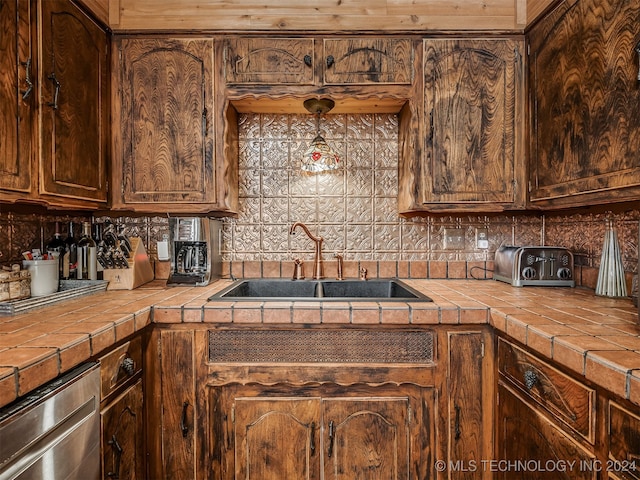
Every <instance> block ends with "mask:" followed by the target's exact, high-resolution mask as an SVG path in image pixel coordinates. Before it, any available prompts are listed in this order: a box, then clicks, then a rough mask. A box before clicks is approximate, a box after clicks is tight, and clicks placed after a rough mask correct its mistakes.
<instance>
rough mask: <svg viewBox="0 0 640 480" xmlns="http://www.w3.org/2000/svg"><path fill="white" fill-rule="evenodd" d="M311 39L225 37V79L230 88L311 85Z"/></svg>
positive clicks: (313, 80) (312, 59) (312, 68)
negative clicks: (261, 85)
mask: <svg viewBox="0 0 640 480" xmlns="http://www.w3.org/2000/svg"><path fill="white" fill-rule="evenodd" d="M314 50H315V41H314V39H313V38H263V37H257V38H253V37H245V38H228V39H226V40H225V41H224V61H225V69H224V79H225V82H226V83H227V84H229V85H251V84H258V85H259V84H266V85H274V84H278V85H288V84H291V85H313V84H314V83H315V69H314V62H315V58H314V57H315V54H314Z"/></svg>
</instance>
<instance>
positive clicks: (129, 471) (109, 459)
mask: <svg viewBox="0 0 640 480" xmlns="http://www.w3.org/2000/svg"><path fill="white" fill-rule="evenodd" d="M101 417H102V451H103V463H102V478H104V479H110V478H118V479H120V480H136V479H137V480H142V479H143V478H144V452H143V436H144V429H143V412H142V380H138V382H137V383H136V384H135V385H133V386H131V387H130V388H129V389H127V390H126V391H125V392H124V393H123V394H122V395H121V396H120V397H118V398H117V399H116V400H114V401H113V402H112V403H111V404H110V405H109V406H108V407H106V408H105V409H104V410H103V411H102V412H101Z"/></svg>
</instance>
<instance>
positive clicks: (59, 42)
mask: <svg viewBox="0 0 640 480" xmlns="http://www.w3.org/2000/svg"><path fill="white" fill-rule="evenodd" d="M0 24H1V28H2V31H3V34H2V39H1V40H0V43H2V52H3V55H2V59H1V60H0V62H2V74H1V75H2V78H3V80H2V81H1V82H0V100H1V104H2V112H1V114H0V134H1V135H2V149H0V150H1V151H0V200H3V201H9V202H15V201H23V200H28V201H30V202H37V203H42V204H44V205H48V206H55V207H68V208H74V209H95V208H100V207H104V206H105V205H106V202H107V183H108V182H107V177H106V175H107V148H108V132H109V125H108V118H109V116H108V115H109V105H108V65H109V63H108V42H107V36H106V33H105V32H104V30H102V29H101V27H99V26H98V25H97V24H96V23H94V22H93V20H92V19H90V18H89V17H87V16H86V15H85V14H84V13H83V12H82V11H81V10H80V9H79V8H78V7H76V6H75V5H74V4H73V3H71V2H68V1H63V0H48V1H46V2H34V1H29V0H11V1H3V2H2V3H1V4H0Z"/></svg>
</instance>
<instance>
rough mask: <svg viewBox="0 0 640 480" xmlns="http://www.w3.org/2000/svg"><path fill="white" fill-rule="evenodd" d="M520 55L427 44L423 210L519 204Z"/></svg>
mask: <svg viewBox="0 0 640 480" xmlns="http://www.w3.org/2000/svg"><path fill="white" fill-rule="evenodd" d="M518 52H519V44H518V43H517V42H516V41H514V40H508V39H505V40H426V41H425V43H424V75H425V79H424V81H425V88H424V90H425V105H424V115H425V124H426V125H425V127H426V148H425V153H424V159H423V166H424V168H423V172H422V195H423V198H422V201H423V203H484V204H489V203H502V204H508V205H511V204H513V203H514V202H515V201H516V196H515V195H516V190H515V184H516V178H517V177H516V175H517V174H518V173H519V172H517V171H516V170H515V158H516V153H515V152H516V150H515V148H516V144H515V141H516V123H515V116H516V98H517V94H518V89H519V82H520V78H521V77H520V74H521V69H522V63H521V62H520V61H519V59H520V56H519V53H518ZM485 206H486V205H485ZM493 208H495V205H494V206H493Z"/></svg>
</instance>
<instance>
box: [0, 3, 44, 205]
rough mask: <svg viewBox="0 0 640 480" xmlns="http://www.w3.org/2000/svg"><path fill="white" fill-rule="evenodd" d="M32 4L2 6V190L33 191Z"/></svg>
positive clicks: (33, 82)
mask: <svg viewBox="0 0 640 480" xmlns="http://www.w3.org/2000/svg"><path fill="white" fill-rule="evenodd" d="M31 25H32V24H31V8H30V2H29V0H7V1H3V2H2V3H1V4H0V31H1V32H2V35H1V36H0V51H1V52H2V55H1V56H0V66H1V68H0V72H1V73H0V78H1V80H0V105H2V111H1V112H0V135H2V137H1V138H2V140H1V142H0V143H1V148H0V189H1V190H9V191H12V192H22V193H23V194H27V195H28V194H30V193H31V191H32V159H33V155H34V153H35V152H34V150H33V147H32V138H33V137H32V135H31V132H32V129H31V128H32V127H31V125H32V122H33V117H34V112H35V109H36V102H35V98H36V89H35V79H34V77H33V74H34V72H35V62H36V61H37V59H36V58H34V56H33V55H34V53H35V51H34V50H35V49H32V46H31Z"/></svg>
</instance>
